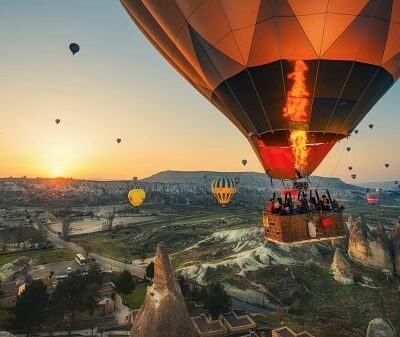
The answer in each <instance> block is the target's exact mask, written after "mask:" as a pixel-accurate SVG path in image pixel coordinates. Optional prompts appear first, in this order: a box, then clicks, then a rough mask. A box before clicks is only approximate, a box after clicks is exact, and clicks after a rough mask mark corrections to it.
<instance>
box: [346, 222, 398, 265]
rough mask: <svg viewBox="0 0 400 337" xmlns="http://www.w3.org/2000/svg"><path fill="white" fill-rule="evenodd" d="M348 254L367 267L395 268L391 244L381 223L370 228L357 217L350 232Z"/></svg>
mask: <svg viewBox="0 0 400 337" xmlns="http://www.w3.org/2000/svg"><path fill="white" fill-rule="evenodd" d="M348 254H349V257H350V258H351V259H352V260H353V261H355V262H358V263H360V264H362V265H364V266H366V267H369V268H374V269H381V270H382V269H387V270H393V260H392V253H391V244H390V241H389V239H388V237H387V235H386V231H385V229H384V228H383V226H382V225H381V224H378V225H377V226H376V228H375V229H374V230H369V228H368V227H367V226H365V225H364V224H363V223H362V222H361V220H360V219H357V221H356V223H355V224H354V226H353V228H352V229H351V232H350V237H349V248H348Z"/></svg>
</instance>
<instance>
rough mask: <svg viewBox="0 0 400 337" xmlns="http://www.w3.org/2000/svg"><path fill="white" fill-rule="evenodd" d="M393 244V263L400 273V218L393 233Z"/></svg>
mask: <svg viewBox="0 0 400 337" xmlns="http://www.w3.org/2000/svg"><path fill="white" fill-rule="evenodd" d="M391 240H392V245H393V263H394V265H395V269H396V270H395V271H396V273H397V274H400V220H399V221H397V224H396V225H395V226H394V227H393V230H392V235H391Z"/></svg>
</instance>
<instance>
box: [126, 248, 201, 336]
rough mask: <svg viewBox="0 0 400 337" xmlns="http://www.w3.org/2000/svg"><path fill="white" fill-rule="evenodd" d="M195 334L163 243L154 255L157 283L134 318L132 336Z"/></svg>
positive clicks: (149, 291) (148, 291)
mask: <svg viewBox="0 0 400 337" xmlns="http://www.w3.org/2000/svg"><path fill="white" fill-rule="evenodd" d="M150 336H151V337H195V333H194V329H193V325H192V321H191V320H190V316H189V313H188V311H187V309H186V303H185V300H184V298H183V296H182V293H181V291H180V288H179V285H178V282H177V281H176V279H175V274H174V270H173V268H172V266H171V262H170V260H169V257H168V254H167V253H166V251H165V247H164V245H162V244H159V245H158V246H157V250H156V255H155V258H154V283H153V285H152V286H151V287H148V288H147V294H146V298H145V301H144V303H143V305H142V307H141V308H140V311H139V312H138V314H137V315H136V317H135V320H134V322H133V326H132V330H131V337H150Z"/></svg>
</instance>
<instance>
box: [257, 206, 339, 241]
mask: <svg viewBox="0 0 400 337" xmlns="http://www.w3.org/2000/svg"><path fill="white" fill-rule="evenodd" d="M326 216H329V217H330V218H331V220H332V225H331V226H330V227H326V228H322V227H319V226H317V236H316V237H315V238H311V237H310V235H309V234H308V222H309V221H311V220H312V221H313V222H314V223H315V224H319V223H320V220H321V219H322V218H324V217H326ZM263 225H264V230H265V239H266V240H269V241H276V242H284V243H293V242H308V241H311V242H312V241H321V240H330V239H336V238H343V237H345V228H344V226H345V224H344V221H343V214H342V212H322V213H321V212H315V213H309V214H302V215H299V214H291V215H278V214H270V213H263Z"/></svg>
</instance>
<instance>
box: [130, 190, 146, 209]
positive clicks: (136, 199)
mask: <svg viewBox="0 0 400 337" xmlns="http://www.w3.org/2000/svg"><path fill="white" fill-rule="evenodd" d="M145 199H146V192H145V191H144V190H143V189H141V188H134V189H132V190H130V191H129V193H128V200H129V202H130V203H131V205H132V206H133V207H139V206H140V205H141V204H142V203H143V201H144V200H145Z"/></svg>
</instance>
